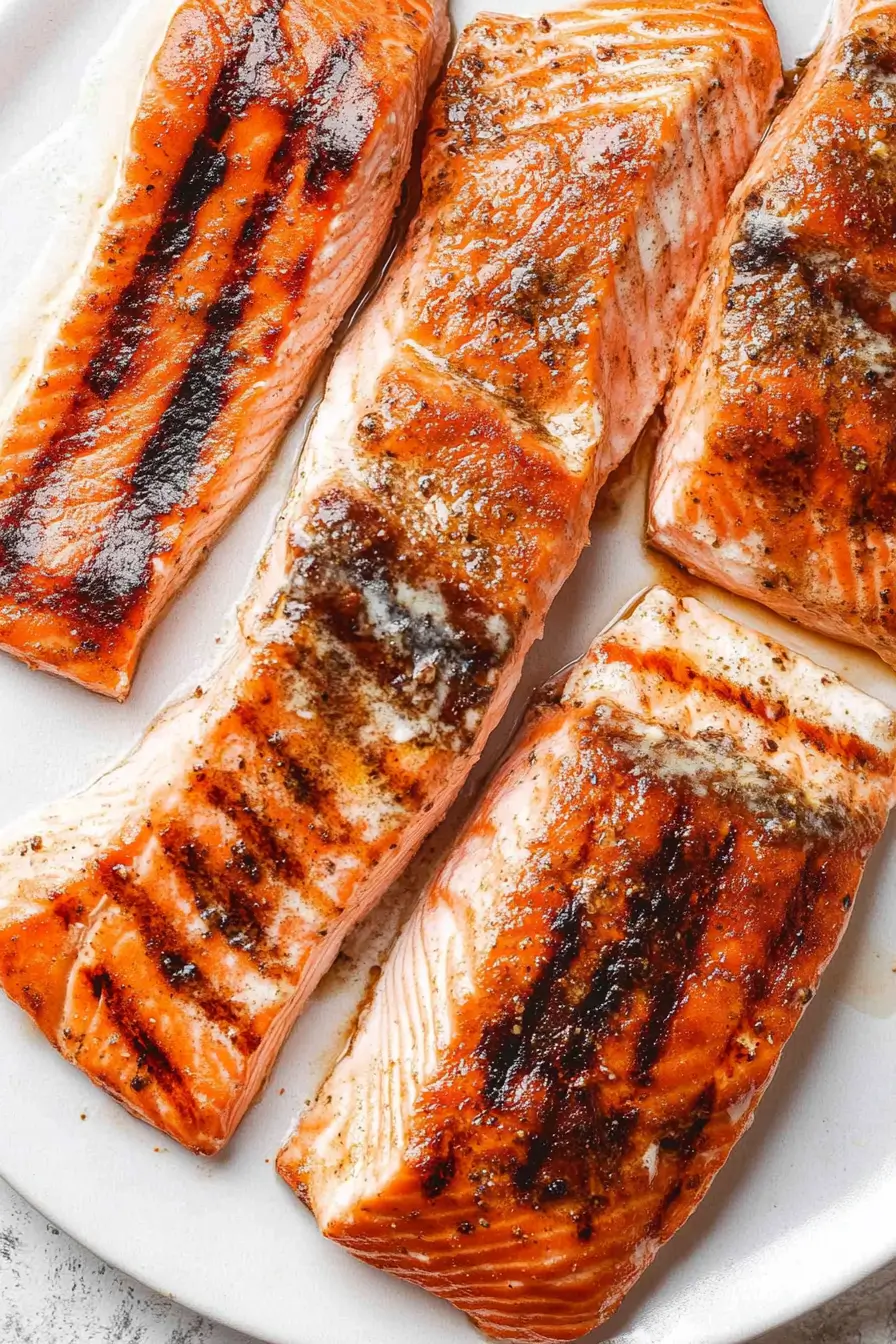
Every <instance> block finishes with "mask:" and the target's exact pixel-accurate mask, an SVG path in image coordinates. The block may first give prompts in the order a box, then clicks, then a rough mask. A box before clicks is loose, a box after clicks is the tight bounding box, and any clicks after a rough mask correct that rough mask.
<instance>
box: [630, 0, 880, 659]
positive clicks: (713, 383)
mask: <svg viewBox="0 0 896 1344" xmlns="http://www.w3.org/2000/svg"><path fill="white" fill-rule="evenodd" d="M894 295H896V6H894V5H893V4H882V3H879V2H876V3H869V0H838V4H837V5H836V10H835V14H834V18H833V21H832V25H831V29H830V32H829V34H828V36H827V38H826V40H825V43H824V45H823V47H822V49H821V51H820V53H819V54H818V55H817V56H816V58H815V60H814V63H813V64H812V66H810V68H809V70H808V71H807V72H806V74H805V75H804V77H803V80H802V84H801V86H800V88H799V90H798V92H797V94H796V96H795V97H794V99H793V102H792V103H791V104H790V106H789V107H788V108H787V109H786V110H785V111H784V112H783V113H782V115H781V117H780V119H779V121H778V123H777V125H776V128H775V129H774V131H773V132H772V134H771V136H770V137H769V139H768V140H767V141H766V143H765V144H764V145H763V147H762V150H761V152H760V154H759V156H758V157H757V159H756V162H755V164H754V165H753V167H752V168H751V170H750V172H749V174H748V176H747V179H746V181H745V183H744V184H743V186H742V188H741V189H740V190H739V191H738V193H737V195H736V197H735V200H734V202H733V204H732V210H731V215H730V218H729V221H728V223H727V225H726V227H725V229H724V231H723V233H722V236H721V240H720V243H719V245H718V247H717V248H716V250H715V252H714V255H713V258H712V260H711V262H710V264H709V267H708V270H707V272H706V275H705V278H704V280H703V282H702V291H701V295H700V297H699V300H698V303H697V305H696V306H695V310H694V313H693V315H692V318H691V320H690V322H689V327H688V332H687V335H686V338H685V340H684V342H683V349H682V353H681V358H680V363H679V367H678V372H677V375H676V385H675V387H674V392H673V395H672V399H671V402H670V405H669V408H668V419H669V428H668V432H667V434H666V436H665V439H664V441H663V443H662V445H661V448H660V451H659V457H658V462H657V468H656V475H655V479H654V483H653V492H652V494H653V498H652V510H651V534H652V537H653V540H654V542H655V544H656V545H658V546H661V547H662V548H663V549H664V550H667V551H669V552H670V553H671V554H672V555H674V556H675V557H676V559H678V560H680V561H681V562H682V563H683V564H685V565H687V566H688V568H689V569H692V570H694V571H695V572H696V573H699V574H702V575H706V576H707V577H708V578H710V579H712V580H714V581H715V582H717V583H720V584H723V585H724V586H725V587H727V588H731V589H734V590H735V591H737V592H740V593H744V594H746V595H747V596H748V597H752V598H754V599H755V600H757V601H759V602H764V603H766V605H768V606H771V607H774V608H775V609H776V610H778V611H780V612H782V613H783V614H784V615H786V616H790V617H794V618H795V619H796V620H798V621H800V622H802V623H803V624H804V625H809V626H813V627H815V628H816V629H819V630H822V631H824V632H826V633H828V634H832V635H834V636H835V637H837V638H840V639H847V640H850V641H851V642H854V643H857V644H864V645H867V646H868V647H869V648H871V649H874V650H876V651H877V652H878V653H879V654H880V655H881V656H882V657H883V658H885V659H886V660H887V661H888V662H890V663H893V664H896V581H894V580H896V299H894Z"/></svg>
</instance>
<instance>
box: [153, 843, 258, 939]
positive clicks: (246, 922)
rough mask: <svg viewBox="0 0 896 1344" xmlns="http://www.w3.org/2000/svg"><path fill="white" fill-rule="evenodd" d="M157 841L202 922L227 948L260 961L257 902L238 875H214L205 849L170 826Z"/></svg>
mask: <svg viewBox="0 0 896 1344" xmlns="http://www.w3.org/2000/svg"><path fill="white" fill-rule="evenodd" d="M161 841H162V847H163V849H164V851H165V854H166V856H167V858H168V861H169V863H171V864H172V866H173V867H174V868H175V869H176V870H177V871H178V873H179V874H180V876H181V877H182V878H183V880H184V882H185V883H186V885H187V887H188V888H189V889H190V891H191V892H192V894H193V900H194V902H195V905H196V909H197V910H198V911H199V913H200V915H201V916H202V918H203V919H204V920H205V922H206V923H207V924H208V925H209V926H210V927H211V928H213V929H217V930H218V931H219V932H220V933H221V934H222V936H223V937H224V938H225V939H226V940H227V942H228V943H230V945H231V947H236V948H239V949H240V951H242V952H245V953H247V954H248V955H249V956H251V957H252V958H253V960H255V961H260V960H261V958H262V954H263V949H264V946H265V934H264V929H263V927H262V925H261V922H260V920H259V910H260V907H259V903H258V902H257V901H255V900H253V898H252V896H251V894H250V892H249V891H247V890H246V889H245V887H244V886H243V884H242V883H241V882H240V881H239V880H238V875H237V874H236V873H235V872H234V873H230V874H228V875H227V876H225V875H224V874H222V873H218V872H216V871H215V869H214V868H213V867H212V865H211V863H210V862H209V859H210V855H209V852H208V850H207V849H206V848H205V846H204V845H201V844H200V843H199V842H198V841H197V840H195V839H194V838H193V837H191V836H190V835H189V834H186V833H183V832H181V831H180V830H179V829H178V828H176V827H174V826H169V827H168V828H167V830H166V831H165V832H164V833H163V835H162V837H161Z"/></svg>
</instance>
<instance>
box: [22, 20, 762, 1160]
mask: <svg viewBox="0 0 896 1344" xmlns="http://www.w3.org/2000/svg"><path fill="white" fill-rule="evenodd" d="M619 12H621V11H619ZM643 13H644V16H645V20H646V19H650V20H651V24H650V25H649V26H648V27H647V28H645V31H644V33H642V34H640V35H639V34H633V33H632V32H631V31H630V30H629V28H628V25H627V24H625V25H622V24H620V23H619V22H618V21H617V19H616V17H615V15H616V10H615V9H614V8H613V6H608V7H603V6H601V7H599V8H595V9H591V8H586V9H581V10H576V11H574V12H572V13H570V14H566V15H561V16H558V17H556V18H547V19H542V20H540V21H529V20H519V19H510V18H487V19H483V20H481V21H479V22H478V23H476V24H475V25H474V26H473V27H472V28H471V29H470V30H468V32H467V33H466V35H465V36H464V37H463V38H462V39H461V43H460V47H459V49H458V52H457V55H456V56H455V58H454V60H453V61H452V63H451V65H450V67H449V69H448V72H447V77H446V80H445V83H444V86H443V88H442V90H441V93H440V95H439V97H438V99H437V101H436V105H435V109H434V112H433V117H432V125H431V129H430V134H429V140H428V146H427V151H426V156H425V163H424V174H423V175H424V196H423V202H422V206H421V209H420V213H419V215H418V217H417V220H416V222H415V223H414V225H413V226H412V229H411V234H410V238H409V240H408V242H407V245H406V246H405V248H404V250H403V252H402V253H401V255H400V257H399V258H398V260H397V262H396V265H395V268H394V271H393V274H392V277H391V279H390V280H389V281H388V282H387V285H386V286H385V288H384V289H383V290H382V291H381V293H380V295H379V296H378V298H377V300H376V301H375V303H374V304H373V305H372V306H371V307H370V308H369V309H368V311H367V313H366V315H365V316H364V318H363V319H362V320H361V321H360V323H359V324H358V326H357V327H356V329H355V331H354V333H353V334H352V336H351V338H350V340H349V342H348V344H347V346H346V348H345V349H344V351H343V352H342V353H341V354H340V355H339V357H338V358H337V360H336V362H335V364H334V367H333V370H332V373H331V377H330V380H329V385H328V389H327V392H326V395H325V398H324V401H323V404H322V406H321V409H320V412H319V415H318V417H317V420H316V423H315V426H314V428H313V430H312V434H311V439H310V442H309V446H308V448H307V450H306V453H305V456H304V459H303V463H302V468H301V472H300V476H299V480H298V482H297V484H296V487H295V489H294V492H293V495H292V497H291V500H290V502H289V504H288V507H287V509H286V512H285V515H284V517H283V520H282V522H281V524H280V526H279V528H278V531H277V533H276V537H275V539H274V542H273V544H272V547H271V549H270V552H269V554H268V556H267V559H266V560H265V562H264V564H263V566H262V569H261V572H260V576H259V579H258V583H257V586H256V589H255V591H254V593H253V595H252V598H251V601H250V603H249V604H248V607H247V609H246V610H245V611H244V612H243V613H242V621H241V634H240V638H239V640H238V642H237V646H236V647H235V649H234V650H233V651H232V654H231V656H230V658H229V660H228V661H227V662H226V663H225V665H224V666H223V667H222V668H221V669H220V670H219V672H218V673H217V674H216V675H215V676H214V678H213V679H212V681H211V683H210V685H209V686H208V688H207V689H206V691H205V694H204V695H202V696H201V697H200V698H198V699H196V698H193V699H190V700H188V701H186V702H184V703H183V704H182V705H180V706H179V707H177V708H176V709H174V710H173V711H172V712H171V713H170V714H169V715H168V716H167V717H166V718H165V719H164V720H163V721H162V722H161V723H160V724H159V725H158V726H157V727H156V728H155V729H153V730H152V731H151V732H150V734H149V736H148V737H147V739H146V740H145V742H144V743H143V745H142V746H141V747H140V749H139V750H138V751H137V753H136V754H135V755H134V756H133V757H132V758H131V760H130V761H128V762H127V763H126V764H125V765H124V766H122V767H120V768H119V769H118V770H115V771H113V772H112V773H111V774H109V775H108V776H107V777H106V778H105V779H104V780H102V781H100V783H99V784H98V785H96V786H95V787H94V788H93V789H91V790H89V791H88V792H87V793H86V794H85V795H83V796H82V797H81V798H78V799H75V800H73V801H71V802H69V803H66V804H64V805H63V806H62V807H61V808H59V809H56V810H54V811H53V812H51V813H49V814H47V815H45V816H43V817H41V818H39V819H38V820H36V821H33V822H29V823H26V829H25V836H26V837H27V836H28V835H32V834H33V835H38V834H39V835H40V837H41V847H40V848H39V850H38V851H37V852H35V851H34V850H33V849H31V848H30V847H29V846H28V843H27V838H26V840H25V843H24V844H23V843H22V842H21V841H13V842H11V843H10V844H9V845H8V847H7V849H6V850H5V851H4V852H3V854H2V855H0V981H2V983H3V985H4V987H5V988H6V990H7V992H8V993H9V994H10V995H11V996H12V997H13V998H14V999H15V1000H16V1001H17V1002H19V1003H21V1004H22V1005H23V1007H25V1008H26V1009H27V1010H28V1011H29V1012H30V1013H32V1014H33V1016H34V1017H35V1018H36V1020H37V1021H38V1022H39V1024H40V1025H41V1027H42V1028H43V1030H44V1031H45V1032H46V1034H47V1035H48V1036H49V1038H50V1039H51V1040H52V1041H53V1042H54V1043H55V1044H56V1045H57V1046H59V1048H60V1049H61V1050H62V1051H63V1053H64V1054H65V1055H66V1056H67V1057H69V1058H70V1059H72V1060H74V1061H75V1062H76V1063H77V1064H78V1065H80V1067H81V1068H83V1069H84V1070H85V1072H87V1073H88V1074H89V1076H90V1077H92V1078H94V1079H95V1080H96V1081H97V1082H100V1083H101V1084H102V1085H103V1086H105V1087H107V1088H109V1089H110V1090H111V1091H112V1092H113V1093H114V1094H115V1095H116V1096H117V1097H119V1099H121V1100H123V1101H124V1102H125V1104H126V1105H128V1106H129V1108H130V1109H131V1110H132V1111H134V1112H136V1113H137V1114H138V1115H141V1116H142V1117H144V1118H145V1119H148V1120H150V1121H152V1122H153V1123H154V1124H156V1125H158V1126H160V1127H161V1128H163V1129H165V1130H166V1131H167V1132H168V1133H170V1134H172V1135H173V1136H174V1137H176V1138H178V1139H180V1140H181V1141H182V1142H183V1143H186V1144H188V1145H189V1146H190V1147H193V1148H196V1149H199V1150H201V1151H203V1152H210V1151H214V1150H216V1149H217V1148H219V1147H220V1146H221V1145H222V1144H223V1143H224V1142H226V1140H227V1139H228V1137H229V1136H230V1134H231V1133H232V1132H233V1130H234V1128H235V1126H236V1125H237V1123H238V1122H239V1119H240V1117H241V1115H242V1114H243V1112H244V1110H245V1107H246V1106H247V1105H248V1104H249V1101H250V1100H251V1098H252V1096H253V1095H254V1093H255V1092H256V1090H257V1089H258V1087H259V1085H260V1083H261V1081H262V1080H263V1078H264V1076H265V1074H266V1072H267V1070H268V1068H269V1067H270V1064H271V1062H272V1060H273V1058H274V1056H275V1054H276V1051H277V1049H278V1047H279V1044H280V1042H281V1041H282V1039H283V1035H284V1033H285V1032H286V1031H287V1029H288V1027H289V1025H290V1024H291V1022H292V1021H293V1020H294V1018H295V1016H296V1014H297V1013H298V1012H299V1010H300V1008H301V1006H302V1004H303V1002H304V1001H305V999H306V998H307V996H308V994H309V993H310V992H311V991H312V990H313V988H314V986H315V985H316V984H317V982H318V980H319V979H320V977H321V976H322V975H323V973H324V971H325V970H326V969H327V967H328V966H329V964H330V962H331V961H332V959H333V957H334V956H335V955H336V952H337V950H338V948H339V945H340V942H341V940H342V938H343V937H344V935H345V934H346V933H347V931H348V930H349V929H350V928H351V927H352V926H353V925H354V924H355V923H356V921H358V920H359V919H360V918H361V917H362V916H363V915H364V914H365V913H366V912H367V911H368V910H369V909H370V908H371V906H372V905H373V904H374V903H375V902H376V900H378V898H379V897H380V895H381V894H382V893H383V892H384V891H385V889H386V888H387V887H388V885H389V883H390V881H391V880H392V879H393V878H394V877H395V875H396V874H397V873H398V872H399V871H400V869H401V868H402V867H403V866H404V865H405V864H406V863H407V862H408V860H409V858H410V857H411V855H412V854H413V853H414V852H415V850H416V848H417V847H418V845H419V844H420V842H421V841H422V839H423V838H424V836H425V835H426V834H427V833H428V832H429V831H430V830H431V829H432V828H433V827H434V826H435V825H436V824H437V822H438V821H439V819H440V818H441V816H442V815H443V814H444V812H445V811H446V809H447V808H448V806H449V805H450V803H451V802H452V800H453V799H454V798H455V796H456V795H457V792H458V790H459V789H460V787H461V785H462V784H463V782H464V780H465V778H466V776H467V774H468V772H469V771H470V769H471V768H472V766H473V764H474V762H475V761H476V759H477V757H478V756H479V754H480V752H481V750H482V748H483V746H484V744H485V742H486V739H487V738H488V735H489V733H490V732H491V730H492V728H493V727H494V725H495V724H496V723H497V722H498V720H499V719H500V717H501V715H502V713H503V711H504V708H505V706H506V704H507V702H508V700H509V698H510V696H511V694H512V692H513V689H514V687H515V685H516V683H517V680H518V678H519V674H520V670H521V667H522V663H523V659H524V657H525V654H526V651H527V649H528V648H529V646H530V645H531V643H532V641H533V640H534V639H536V638H537V637H538V635H539V634H540V632H541V628H542V623H543V621H544V617H545V614H546V612H547V609H548V607H549V605H550V603H551V600H552V598H553V597H554V594H555V593H556V592H557V590H558V589H559V587H560V586H561V584H562V583H563V582H564V580H565V579H566V577H567V576H568V575H569V573H570V571H571V570H572V567H573V565H574V564H575V561H576V559H577V557H578V554H579V552H580V549H581V547H582V545H583V543H584V541H585V539H586V537H587V533H588V523H589V518H590V515H591V512H592V509H593V505H594V499H595V494H596V492H597V488H598V486H599V484H600V483H601V482H602V480H603V479H604V478H605V476H606V475H607V473H608V472H609V471H610V470H611V468H612V467H613V466H614V465H615V463H616V462H618V460H619V458H620V456H621V455H622V454H624V453H625V452H626V451H627V450H628V448H629V447H630V446H631V444H632V443H633V441H634V439H635V437H636V435H637V434H638V432H639V430H640V429H641V427H642V425H643V424H644V422H645V420H646V419H647V418H648V416H649V415H650V413H651V411H652V409H653V407H654V405H655V402H656V400H657V398H658V396H659V394H660V392H661V389H662V386H663V382H664V380H665V377H666V372H667V368H668V361H669V358H670V355H671V348H672V342H673V334H674V330H675V327H676V324H677V323H678V322H679V320H680V319H681V318H682V316H683V313H684V309H685V306H686V304H687V301H688V297H689V295H690V293H691V291H692V288H693V285H694V284H695V283H696V276H697V270H698V264H699V259H700V256H701V254H702V251H703V245H704V242H705V240H706V239H707V238H708V236H709V233H710V230H711V225H712V221H713V220H714V219H717V218H718V217H719V216H720V214H721V211H722V209H723V205H724V196H725V189H726V188H727V187H728V186H730V185H731V184H732V183H733V182H734V180H735V178H736V176H737V174H738V172H739V171H740V170H741V169H742V168H743V166H744V164H745V162H746V160H747V158H748V157H749V154H750V152H751V150H752V148H753V147H754V146H755V143H756V140H757V138H758V136H759V134H760V131H761V127H762V125H763V122H764V118H765V115H766V112H767V109H768V107H769V104H770V101H771V99H772V97H773V95H774V90H775V88H776V86H777V82H778V78H779V67H778V57H777V48H776V45H775V39H774V34H773V31H772V29H771V26H770V25H769V23H768V20H767V19H766V17H765V14H764V11H763V10H762V8H761V6H759V5H746V6H741V7H739V9H738V10H737V11H736V12H735V11H734V10H733V9H730V8H729V7H727V6H723V5H714V4H709V5H707V6H706V14H705V17H704V18H703V19H702V20H701V23H700V24H699V25H698V26H697V28H696V29H695V28H694V27H693V25H691V26H687V25H686V32H687V41H685V40H684V37H683V31H684V30H683V29H682V20H681V14H680V11H679V10H678V9H677V8H676V7H674V6H669V5H656V6H654V5H646V6H644V7H643ZM595 44H598V45H599V46H600V52H601V55H600V58H598V57H597V56H596V55H595ZM654 305H659V307H660V309H661V311H662V313H663V321H662V322H660V321H657V322H651V323H647V322H646V321H643V320H642V315H643V313H644V311H645V310H646V309H648V308H651V307H653V306H654ZM23 849H24V853H21V852H20V851H21V850H23ZM153 911H155V912H156V915H157V918H155V919H154V918H153ZM97 991H98V992H97ZM135 991H139V992H135ZM228 1012H229V1014H230V1015H229V1016H228ZM122 1016H124V1017H125V1018H126V1019H127V1022H126V1026H127V1030H124V1029H122V1028H121V1027H119V1026H116V1024H115V1020H114V1019H117V1018H121V1017H122ZM113 1039H114V1041H115V1042H116V1044H115V1045H114V1046H113V1045H111V1044H110V1042H111V1041H112V1040H113ZM140 1042H142V1043H143V1044H142V1045H141V1044H140ZM150 1042H151V1043H152V1046H153V1049H152V1050H148V1049H147V1048H145V1047H146V1046H147V1045H148V1044H149V1043H150ZM163 1061H165V1062H163ZM183 1080H192V1086H191V1089H187V1088H185V1085H184V1082H183ZM135 1082H136V1083H137V1088H136V1090H135V1087H134V1084H135Z"/></svg>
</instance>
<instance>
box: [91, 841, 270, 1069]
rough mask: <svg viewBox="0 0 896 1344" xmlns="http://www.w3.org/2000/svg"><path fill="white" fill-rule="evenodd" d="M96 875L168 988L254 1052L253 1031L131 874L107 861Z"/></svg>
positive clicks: (247, 1051) (242, 1048) (244, 1048)
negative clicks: (133, 927)
mask: <svg viewBox="0 0 896 1344" xmlns="http://www.w3.org/2000/svg"><path fill="white" fill-rule="evenodd" d="M99 876H100V879H101V881H102V883H103V885H104V887H105V888H106V889H107V890H108V891H109V892H110V893H111V895H112V896H113V897H114V899H115V901H116V903H117V904H118V905H119V906H120V907H121V909H122V910H123V911H124V912H125V913H126V914H128V915H129V916H130V917H131V919H132V920H133V921H134V924H135V925H136V927H137V929H138V930H139V933H140V937H141V938H142V940H143V946H144V947H145V949H146V953H147V956H149V957H150V958H152V959H153V960H155V962H156V963H157V965H158V967H159V970H160V971H161V973H162V975H163V976H164V977H165V979H166V980H167V981H168V984H169V985H170V986H171V988H172V989H174V990H177V991H178V992H179V993H182V994H185V995H186V996H187V997H189V998H190V999H192V1000H193V1002H194V1003H195V1004H196V1005H197V1007H198V1008H200V1009H201V1010H202V1012H203V1013H205V1015H206V1017H208V1018H209V1019H210V1020H211V1021H213V1022H215V1023H216V1024H217V1025H218V1026H220V1027H223V1028H224V1029H225V1031H227V1033H228V1035H229V1036H230V1039H231V1040H232V1042H233V1043H234V1045H236V1047H237V1048H238V1049H239V1050H240V1051H241V1053H242V1054H244V1055H247V1054H251V1053H252V1052H253V1051H254V1050H256V1049H257V1048H258V1045H259V1038H258V1035H257V1034H256V1032H255V1031H254V1030H253V1029H252V1027H251V1026H250V1025H249V1024H248V1023H247V1022H246V1020H245V1018H244V1016H243V1014H241V1013H240V1012H239V1010H238V1009H237V1008H235V1007H234V1005H233V1004H232V1003H231V1002H230V1001H229V1000H228V999H224V998H221V996H220V995H218V994H216V993H215V990H214V989H213V988H212V986H211V985H210V984H209V983H208V980H207V979H206V977H205V976H204V975H203V973H202V971H200V969H199V967H198V966H197V965H196V963H195V962H194V961H193V959H192V956H191V954H190V951H189V949H188V948H186V947H185V946H184V945H183V943H182V941H181V938H180V935H179V934H178V932H177V930H176V929H175V928H174V927H173V926H172V925H171V923H170V922H169V920H168V919H167V918H166V916H165V915H164V913H163V912H162V911H161V910H160V909H159V907H158V906H157V905H156V904H155V902H154V901H153V899H152V897H151V896H150V894H149V893H148V892H147V890H146V889H145V888H144V887H143V886H142V885H141V884H140V883H139V882H138V881H136V880H135V878H134V876H133V874H132V873H131V872H130V871H128V870H127V869H125V868H124V867H123V865H120V864H116V863H112V862H109V863H105V864H103V865H102V867H101V868H100V872H99Z"/></svg>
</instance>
